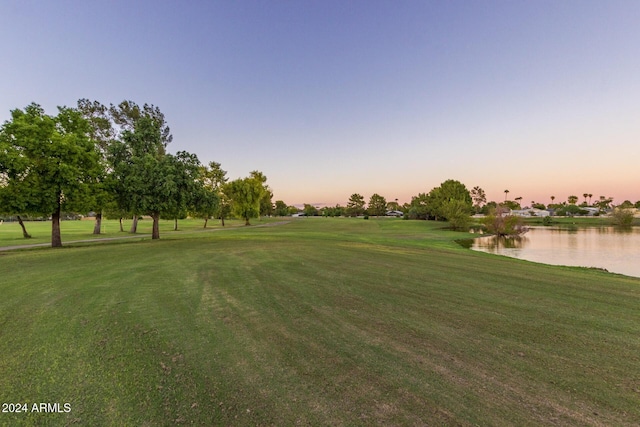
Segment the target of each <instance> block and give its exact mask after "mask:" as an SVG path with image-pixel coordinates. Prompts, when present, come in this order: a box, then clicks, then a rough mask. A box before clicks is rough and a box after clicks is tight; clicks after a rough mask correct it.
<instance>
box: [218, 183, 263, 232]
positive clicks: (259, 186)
mask: <svg viewBox="0 0 640 427" xmlns="http://www.w3.org/2000/svg"><path fill="white" fill-rule="evenodd" d="M264 191H265V190H264V187H263V183H262V181H260V179H257V178H255V177H249V178H242V179H240V178H239V179H236V180H235V181H231V182H229V183H227V184H226V185H225V187H224V193H225V194H226V195H227V196H229V198H230V199H231V209H232V211H233V213H234V214H235V215H237V216H238V217H240V218H243V219H244V220H245V225H251V224H250V223H249V220H250V219H251V218H257V217H258V216H259V215H260V201H261V200H262V198H263V197H264Z"/></svg>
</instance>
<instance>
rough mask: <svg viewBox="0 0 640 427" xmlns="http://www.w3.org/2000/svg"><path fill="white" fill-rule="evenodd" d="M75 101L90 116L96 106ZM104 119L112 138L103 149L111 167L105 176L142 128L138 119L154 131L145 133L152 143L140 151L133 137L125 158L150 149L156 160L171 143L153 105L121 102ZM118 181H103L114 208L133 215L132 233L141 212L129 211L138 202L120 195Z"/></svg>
mask: <svg viewBox="0 0 640 427" xmlns="http://www.w3.org/2000/svg"><path fill="white" fill-rule="evenodd" d="M78 102H79V103H84V104H87V103H88V104H90V105H89V106H88V107H84V108H83V110H88V111H89V114H90V115H92V114H93V110H94V109H95V104H96V103H95V102H94V103H93V104H91V103H89V102H88V101H86V100H80V101H78ZM98 110H99V111H100V113H99V115H100V116H102V115H105V114H106V113H104V112H103V111H104V110H103V108H100V107H98ZM108 118H109V120H110V121H111V123H112V126H113V130H112V131H111V135H112V136H113V138H112V141H111V143H110V144H107V148H106V157H107V159H108V160H109V163H110V167H111V173H110V174H109V175H112V174H113V173H114V165H113V162H114V161H116V160H117V159H115V157H114V155H115V154H116V153H118V152H120V154H123V153H122V147H126V146H128V145H130V143H131V139H132V137H131V135H133V134H136V133H138V134H140V133H141V129H142V128H141V127H140V124H139V123H140V121H141V120H143V119H144V120H145V121H148V122H150V123H151V124H152V125H146V124H145V125H144V127H147V128H148V127H149V126H152V127H153V128H154V131H153V133H154V135H151V134H150V133H149V132H147V135H146V137H148V138H151V139H153V142H152V141H151V139H150V140H149V141H147V143H146V148H143V147H142V145H144V144H142V145H141V143H142V140H141V138H142V136H140V135H138V137H137V138H138V139H139V140H140V141H138V142H137V143H136V144H135V147H134V146H131V147H130V148H129V151H130V153H129V155H135V153H133V151H136V152H137V153H138V154H140V153H142V152H143V151H144V150H145V149H146V150H152V151H153V152H154V153H155V156H156V157H157V159H158V160H159V159H160V158H161V157H162V156H163V155H164V154H166V148H167V145H168V144H169V143H171V141H172V140H173V136H172V135H171V131H170V129H169V126H168V125H167V123H166V121H165V117H164V114H163V113H162V112H161V111H160V109H159V108H158V107H155V106H153V105H150V104H144V105H143V106H142V107H140V106H138V105H137V104H136V103H135V102H133V101H122V102H121V103H120V104H118V105H113V104H111V106H110V107H109V109H108ZM125 138H128V140H127V141H125ZM141 150H142V151H141ZM125 151H127V150H125ZM125 157H126V156H125ZM134 157H135V156H134ZM120 172H122V171H120ZM122 179H123V177H122V176H119V177H117V178H114V177H112V176H109V177H107V180H106V181H107V182H108V186H109V190H110V191H112V194H113V198H114V200H115V202H116V205H117V207H118V208H117V210H119V211H126V212H128V213H129V214H131V215H133V222H132V224H131V230H130V232H131V233H135V232H136V230H137V224H138V215H140V214H141V212H136V211H134V210H132V208H133V207H134V206H136V203H137V202H138V201H139V200H137V198H136V199H135V200H129V199H128V195H129V193H123V192H122V188H121V187H122V185H123V181H122ZM133 181H135V180H132V182H133ZM118 182H119V186H118V185H115V183H118ZM114 185H115V186H114ZM134 196H135V195H134Z"/></svg>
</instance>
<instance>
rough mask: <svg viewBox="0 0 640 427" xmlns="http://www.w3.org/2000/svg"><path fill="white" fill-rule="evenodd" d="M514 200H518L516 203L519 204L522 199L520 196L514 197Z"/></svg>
mask: <svg viewBox="0 0 640 427" xmlns="http://www.w3.org/2000/svg"><path fill="white" fill-rule="evenodd" d="M515 201H516V202H518V204H520V202H521V201H522V197H521V196H518V197H516V198H515ZM521 207H522V206H521Z"/></svg>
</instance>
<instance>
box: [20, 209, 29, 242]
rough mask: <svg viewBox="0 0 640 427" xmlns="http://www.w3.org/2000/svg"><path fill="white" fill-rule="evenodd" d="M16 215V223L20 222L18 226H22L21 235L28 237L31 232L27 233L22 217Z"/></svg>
mask: <svg viewBox="0 0 640 427" xmlns="http://www.w3.org/2000/svg"><path fill="white" fill-rule="evenodd" d="M17 217H18V224H20V227H22V237H24V238H25V239H30V238H31V234H29V233H27V228H26V227H25V226H24V222H22V218H20V215H17Z"/></svg>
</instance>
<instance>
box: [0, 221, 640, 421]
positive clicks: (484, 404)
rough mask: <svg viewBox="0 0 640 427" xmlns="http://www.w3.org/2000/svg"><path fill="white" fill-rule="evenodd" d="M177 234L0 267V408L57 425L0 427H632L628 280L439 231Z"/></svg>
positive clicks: (14, 255) (637, 341) (18, 259)
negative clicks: (497, 251) (12, 406)
mask: <svg viewBox="0 0 640 427" xmlns="http://www.w3.org/2000/svg"><path fill="white" fill-rule="evenodd" d="M149 222H150V221H149ZM255 223H256V224H259V223H260V222H258V221H256V222H255ZM195 224H196V223H195V222H194V226H193V227H194V228H193V232H177V233H171V232H164V233H162V232H161V239H160V240H158V241H152V240H150V239H145V240H135V241H131V240H125V241H119V242H116V243H111V244H104V245H86V244H85V245H78V246H74V245H70V246H68V247H63V248H60V249H56V250H52V249H48V248H45V249H37V250H28V251H14V252H3V253H0V278H1V279H0V294H1V295H2V298H0V354H2V357H1V358H0V401H1V402H6V403H10V402H13V403H27V404H28V406H29V409H31V407H32V404H33V403H34V402H37V403H40V402H49V403H55V402H59V403H60V404H61V407H62V405H63V404H64V403H69V405H70V409H71V411H70V412H68V413H35V412H31V411H30V412H28V413H18V414H15V413H14V414H10V413H0V425H46V424H49V425H74V424H77V425H113V426H121V425H136V426H156V425H175V424H185V425H187V424H193V425H296V424H302V425H345V426H351V425H363V426H364V425H367V426H368V425H509V426H511V425H577V426H585V425H594V426H599V425H620V426H624V425H629V426H631V425H638V423H640V279H637V278H630V277H625V276H621V275H614V274H608V273H604V272H601V271H596V270H589V269H582V268H573V267H554V266H546V265H541V264H534V263H530V262H526V261H521V260H517V259H511V258H505V257H499V256H493V255H488V254H484V253H480V252H473V251H469V250H466V249H463V248H461V247H459V246H458V245H457V244H456V243H455V242H454V240H455V239H458V238H462V237H466V236H468V235H467V234H465V233H455V232H450V231H447V230H443V229H441V228H439V227H442V225H443V224H442V223H433V222H425V221H402V220H397V219H379V220H376V219H373V218H372V219H370V220H368V221H365V220H362V219H347V218H343V219H327V218H300V219H294V220H292V221H291V222H289V223H287V224H283V225H278V226H274V227H236V228H230V229H227V230H225V231H222V232H211V233H202V232H196V231H195ZM198 224H199V226H200V227H201V225H202V224H201V223H198ZM263 224H264V223H263ZM165 225H166V224H165ZM4 226H6V223H5V224H4V225H2V226H0V227H4ZM185 228H186V225H185ZM90 232H91V228H89V233H90ZM64 233H65V229H63V241H64V240H70V239H68V238H67V239H65V234H64ZM81 234H82V233H81ZM116 234H119V232H117V233H116ZM18 235H19V227H18ZM0 244H2V245H5V241H4V240H3V241H2V242H0Z"/></svg>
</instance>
